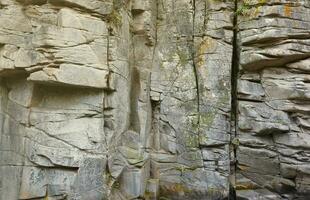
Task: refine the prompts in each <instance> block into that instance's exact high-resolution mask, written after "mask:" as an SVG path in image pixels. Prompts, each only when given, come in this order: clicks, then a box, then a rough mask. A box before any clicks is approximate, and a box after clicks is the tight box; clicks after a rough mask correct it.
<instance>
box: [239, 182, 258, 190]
mask: <svg viewBox="0 0 310 200" xmlns="http://www.w3.org/2000/svg"><path fill="white" fill-rule="evenodd" d="M257 188H258V187H257V185H255V184H253V183H243V184H237V185H236V190H251V189H252V190H254V189H257Z"/></svg>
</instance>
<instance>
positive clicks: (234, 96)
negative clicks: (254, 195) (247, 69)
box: [229, 0, 240, 200]
mask: <svg viewBox="0 0 310 200" xmlns="http://www.w3.org/2000/svg"><path fill="white" fill-rule="evenodd" d="M237 10H238V0H234V18H233V42H232V45H233V47H232V48H233V52H232V59H231V61H232V63H231V67H232V68H231V138H230V143H231V148H232V149H231V150H232V157H231V159H233V160H231V163H232V164H231V169H230V171H231V172H230V174H231V183H230V188H229V190H230V191H229V199H230V200H235V199H237V197H236V191H235V185H236V170H237V152H236V147H237V144H238V142H237V141H238V140H237V127H238V77H239V59H240V51H239V43H238V14H237Z"/></svg>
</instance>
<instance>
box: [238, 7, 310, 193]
mask: <svg viewBox="0 0 310 200" xmlns="http://www.w3.org/2000/svg"><path fill="white" fill-rule="evenodd" d="M257 2H258V1H256V3H257ZM256 3H255V1H252V4H251V5H250V6H248V7H249V8H250V10H249V11H248V14H249V13H250V15H247V14H246V13H245V15H243V16H239V20H238V27H239V38H240V48H241V54H240V76H239V79H238V85H239V87H238V98H239V103H238V112H239V114H238V122H237V123H238V132H237V137H238V139H239V141H240V144H239V148H238V149H237V159H238V165H237V174H238V176H239V179H238V178H237V181H236V185H237V188H239V190H237V196H239V197H240V198H245V199H252V198H255V195H257V196H261V197H263V199H268V198H272V199H292V198H296V199H306V197H307V196H309V191H310V188H309V181H310V179H309V173H310V171H309V170H308V168H305V166H308V165H309V164H310V163H309V161H310V160H309V144H308V142H307V141H308V140H309V139H307V138H308V137H309V127H307V124H308V120H309V108H310V104H309V90H310V85H309V77H310V76H309V69H308V67H309V66H308V65H309V63H308V59H309V57H310V55H309V52H310V51H309V47H310V45H309V38H310V32H309V25H310V24H309V19H310V15H309V14H310V9H309V1H281V2H277V1H263V2H262V3H260V4H256ZM239 6H241V4H240V5H239ZM254 11H255V12H254ZM244 179H247V181H243V180H244ZM254 185H255V186H254ZM262 189H264V190H262Z"/></svg>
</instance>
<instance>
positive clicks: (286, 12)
mask: <svg viewBox="0 0 310 200" xmlns="http://www.w3.org/2000/svg"><path fill="white" fill-rule="evenodd" d="M284 16H286V17H291V16H292V7H291V6H289V5H285V6H284Z"/></svg>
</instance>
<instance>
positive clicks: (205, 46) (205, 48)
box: [197, 37, 216, 67]
mask: <svg viewBox="0 0 310 200" xmlns="http://www.w3.org/2000/svg"><path fill="white" fill-rule="evenodd" d="M215 49H216V44H215V42H214V40H213V39H212V38H210V37H206V38H205V39H204V40H203V41H202V42H201V43H200V44H199V47H198V52H197V53H198V58H197V66H198V67H200V66H202V65H204V63H205V56H204V55H205V54H206V53H212V52H214V51H215Z"/></svg>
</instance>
